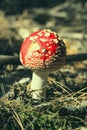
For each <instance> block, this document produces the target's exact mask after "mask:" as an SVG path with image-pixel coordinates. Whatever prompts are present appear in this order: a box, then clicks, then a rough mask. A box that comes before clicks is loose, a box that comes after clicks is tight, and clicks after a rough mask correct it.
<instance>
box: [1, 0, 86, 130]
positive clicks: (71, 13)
mask: <svg viewBox="0 0 87 130" xmlns="http://www.w3.org/2000/svg"><path fill="white" fill-rule="evenodd" d="M83 6H84V7H83ZM86 12H87V4H85V5H82V4H81V3H80V2H78V4H76V3H73V4H71V3H69V2H65V3H63V4H61V5H57V6H55V7H54V8H50V9H45V8H32V9H30V10H24V11H23V12H22V13H21V14H15V15H6V14H5V13H4V12H2V11H0V24H1V27H0V130H86V129H87V59H84V58H83V59H84V60H79V59H80V58H79V57H78V58H77V61H73V60H72V61H71V62H69V63H68V62H66V64H65V65H64V67H63V68H62V69H60V70H58V71H56V72H54V73H51V74H50V75H49V77H48V83H47V84H46V87H47V95H46V100H45V101H44V102H40V103H38V104H34V103H32V98H31V96H30V95H29V93H28V92H27V88H26V86H27V85H28V84H29V83H30V82H31V77H32V71H31V70H27V69H26V68H24V67H23V66H22V65H21V64H20V62H18V63H17V62H16V61H14V62H13V63H10V60H7V58H8V57H9V56H12V57H17V58H18V57H19V50H20V46H21V43H22V41H23V39H24V38H26V37H27V36H28V35H29V34H30V33H31V32H34V31H37V30H39V29H51V30H52V31H55V32H57V33H58V35H59V36H60V37H61V38H62V39H63V40H64V42H65V44H66V48H67V56H68V55H74V54H76V55H77V54H81V55H83V54H86V53H87V43H86V42H87V28H86V27H87V16H86ZM6 56H7V58H6ZM86 58H87V57H86ZM18 60H19V58H18Z"/></svg>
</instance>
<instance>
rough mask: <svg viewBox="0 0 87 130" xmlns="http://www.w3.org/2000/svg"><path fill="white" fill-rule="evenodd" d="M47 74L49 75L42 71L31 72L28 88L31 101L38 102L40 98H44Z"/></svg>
mask: <svg viewBox="0 0 87 130" xmlns="http://www.w3.org/2000/svg"><path fill="white" fill-rule="evenodd" d="M48 74H49V73H48V72H46V71H44V70H38V71H34V72H33V75H32V81H31V86H30V90H31V91H32V98H33V99H36V100H40V99H41V98H45V96H46V82H47V78H48Z"/></svg>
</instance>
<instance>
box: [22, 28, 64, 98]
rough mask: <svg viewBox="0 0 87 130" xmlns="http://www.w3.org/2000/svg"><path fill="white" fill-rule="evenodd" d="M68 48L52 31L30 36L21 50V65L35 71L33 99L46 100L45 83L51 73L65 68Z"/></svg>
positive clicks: (41, 31)
mask: <svg viewBox="0 0 87 130" xmlns="http://www.w3.org/2000/svg"><path fill="white" fill-rule="evenodd" d="M65 59H66V47H65V44H64V42H63V41H62V40H60V38H59V36H58V35H57V34H56V33H55V32H52V31H51V30H46V29H44V30H39V31H37V32H33V33H32V34H30V35H29V36H28V37H27V38H26V39H25V40H24V41H23V43H22V45H21V49H20V61H21V63H22V64H23V65H24V66H25V67H27V68H29V69H31V70H33V75H32V81H31V86H30V90H32V98H33V99H36V100H40V99H41V97H43V98H45V94H46V88H45V87H44V86H45V83H46V81H47V77H48V75H49V73H50V72H52V71H54V70H56V69H59V68H61V67H62V66H63V64H64V63H65Z"/></svg>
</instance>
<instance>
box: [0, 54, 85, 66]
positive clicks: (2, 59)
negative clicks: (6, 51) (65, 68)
mask: <svg viewBox="0 0 87 130" xmlns="http://www.w3.org/2000/svg"><path fill="white" fill-rule="evenodd" d="M83 60H87V53H82V54H75V55H68V56H67V57H66V63H70V62H79V61H83ZM7 64H12V65H20V64H21V63H20V61H19V57H18V56H17V57H16V56H11V55H0V65H7Z"/></svg>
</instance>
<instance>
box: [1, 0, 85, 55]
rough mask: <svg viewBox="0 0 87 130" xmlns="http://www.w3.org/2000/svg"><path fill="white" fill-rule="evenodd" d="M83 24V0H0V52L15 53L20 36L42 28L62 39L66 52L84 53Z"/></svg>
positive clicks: (20, 39) (23, 36)
mask: <svg viewBox="0 0 87 130" xmlns="http://www.w3.org/2000/svg"><path fill="white" fill-rule="evenodd" d="M86 27H87V1H86V0H79V1H78V0H62V1H61V0H49V1H47V0H32V1H30V0H21V1H18V0H13V1H12V0H0V54H8V55H14V54H18V53H19V48H20V44H21V42H22V40H23V39H24V38H25V37H27V36H28V35H29V34H30V33H31V32H33V31H37V30H38V29H44V28H47V29H51V30H52V31H56V32H57V33H58V34H59V36H60V37H61V38H63V39H64V40H65V42H66V44H67V54H73V53H74V54H76V53H82V52H83V53H84V52H86V51H87V44H86V40H87V29H86Z"/></svg>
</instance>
